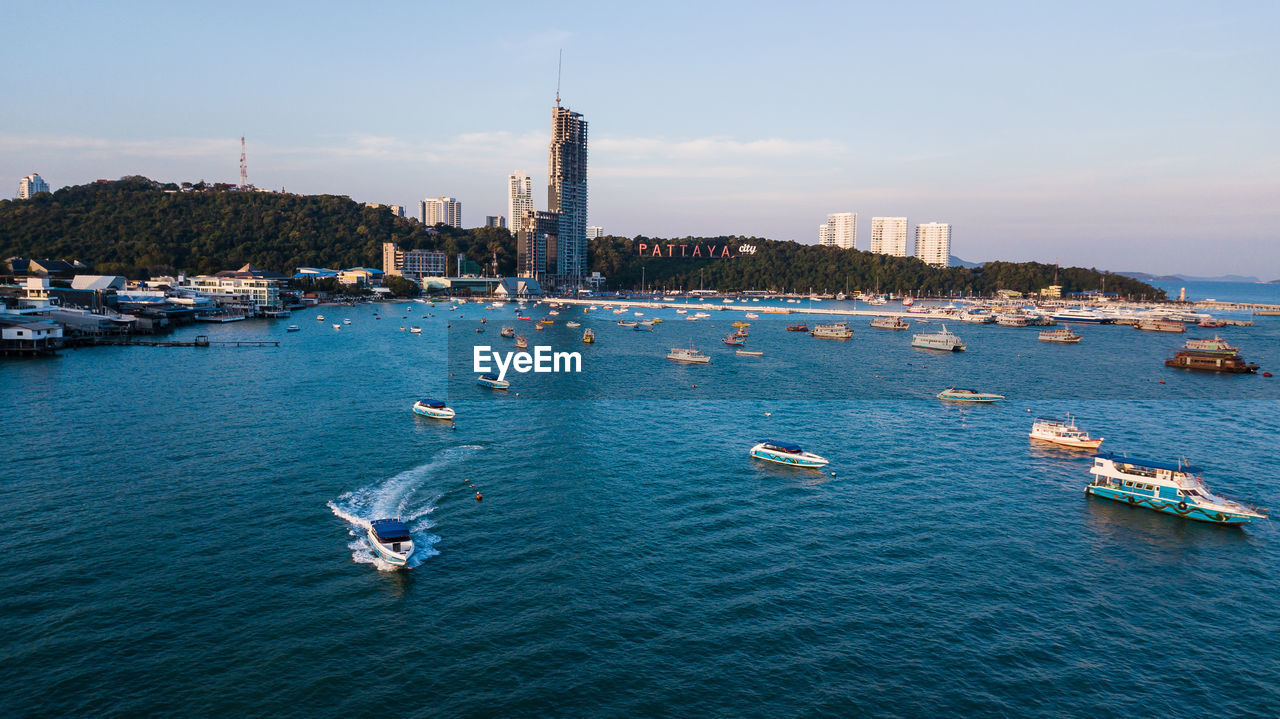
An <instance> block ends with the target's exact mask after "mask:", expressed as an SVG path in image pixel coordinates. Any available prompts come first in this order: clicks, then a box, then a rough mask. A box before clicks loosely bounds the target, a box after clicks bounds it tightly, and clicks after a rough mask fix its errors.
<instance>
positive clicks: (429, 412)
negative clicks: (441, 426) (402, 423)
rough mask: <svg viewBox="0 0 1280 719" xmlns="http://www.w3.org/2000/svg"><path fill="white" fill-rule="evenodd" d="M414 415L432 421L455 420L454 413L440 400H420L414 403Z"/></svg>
mask: <svg viewBox="0 0 1280 719" xmlns="http://www.w3.org/2000/svg"><path fill="white" fill-rule="evenodd" d="M413 413H414V414H420V415H422V416H423V417H430V418H432V419H453V415H454V412H453V410H452V409H450V408H449V407H447V406H445V403H444V402H441V401H440V400H438V399H420V400H418V401H417V402H414V403H413Z"/></svg>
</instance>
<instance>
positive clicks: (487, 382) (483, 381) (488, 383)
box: [476, 374, 511, 389]
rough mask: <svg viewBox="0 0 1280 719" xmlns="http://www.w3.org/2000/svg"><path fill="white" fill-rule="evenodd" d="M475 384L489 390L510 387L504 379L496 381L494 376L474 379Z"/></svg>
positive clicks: (482, 376) (481, 376) (488, 375)
mask: <svg viewBox="0 0 1280 719" xmlns="http://www.w3.org/2000/svg"><path fill="white" fill-rule="evenodd" d="M476 384H478V385H480V386H481V387H488V388H490V389H506V388H508V387H510V386H511V383H510V382H508V381H506V380H505V379H498V375H496V374H482V375H480V376H479V377H476Z"/></svg>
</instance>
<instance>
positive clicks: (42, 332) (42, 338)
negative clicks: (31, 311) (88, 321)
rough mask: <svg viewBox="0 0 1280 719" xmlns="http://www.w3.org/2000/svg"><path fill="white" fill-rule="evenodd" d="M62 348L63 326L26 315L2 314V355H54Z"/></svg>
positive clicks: (0, 346) (0, 349) (0, 347)
mask: <svg viewBox="0 0 1280 719" xmlns="http://www.w3.org/2000/svg"><path fill="white" fill-rule="evenodd" d="M60 346H62V325H59V324H57V323H56V322H50V321H48V320H45V319H37V318H33V317H28V316H26V315H17V314H12V315H11V314H0V354H14V355H44V354H53V352H54V351H55V350H57V349H58V347H60Z"/></svg>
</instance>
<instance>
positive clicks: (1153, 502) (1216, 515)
mask: <svg viewBox="0 0 1280 719" xmlns="http://www.w3.org/2000/svg"><path fill="white" fill-rule="evenodd" d="M1084 492H1085V494H1087V495H1089V496H1092V497H1101V498H1102V499H1110V500H1111V501H1113V502H1121V503H1124V504H1128V505H1129V506H1132V507H1142V508H1143V509H1150V510H1154V511H1156V512H1160V513H1162V514H1172V515H1173V516H1175V517H1182V518H1183V519H1190V520H1193V521H1196V522H1204V523H1206V524H1228V525H1234V526H1242V525H1245V524H1248V523H1249V522H1252V521H1253V520H1254V519H1256V517H1253V516H1250V515H1247V514H1237V513H1235V512H1224V511H1221V510H1216V509H1210V508H1205V507H1199V506H1196V505H1194V504H1188V503H1185V502H1183V503H1181V505H1182V507H1185V508H1180V507H1179V503H1178V502H1172V501H1169V500H1167V499H1160V498H1159V497H1148V496H1145V495H1139V494H1133V493H1130V492H1125V491H1122V490H1120V489H1116V488H1113V487H1100V486H1098V485H1094V484H1091V485H1089V486H1087V487H1085V488H1084Z"/></svg>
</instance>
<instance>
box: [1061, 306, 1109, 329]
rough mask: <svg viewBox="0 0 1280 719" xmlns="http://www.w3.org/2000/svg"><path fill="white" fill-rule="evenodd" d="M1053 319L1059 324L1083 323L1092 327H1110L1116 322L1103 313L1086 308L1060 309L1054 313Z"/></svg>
mask: <svg viewBox="0 0 1280 719" xmlns="http://www.w3.org/2000/svg"><path fill="white" fill-rule="evenodd" d="M1053 319H1054V320H1056V321H1058V322H1081V323H1084V324H1092V325H1108V324H1111V323H1112V322H1114V321H1115V320H1114V319H1112V318H1111V317H1108V316H1106V315H1104V314H1102V313H1101V312H1096V311H1094V310H1090V309H1085V308H1084V307H1078V308H1076V309H1068V308H1063V309H1060V310H1058V311H1056V312H1054V313H1053Z"/></svg>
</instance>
